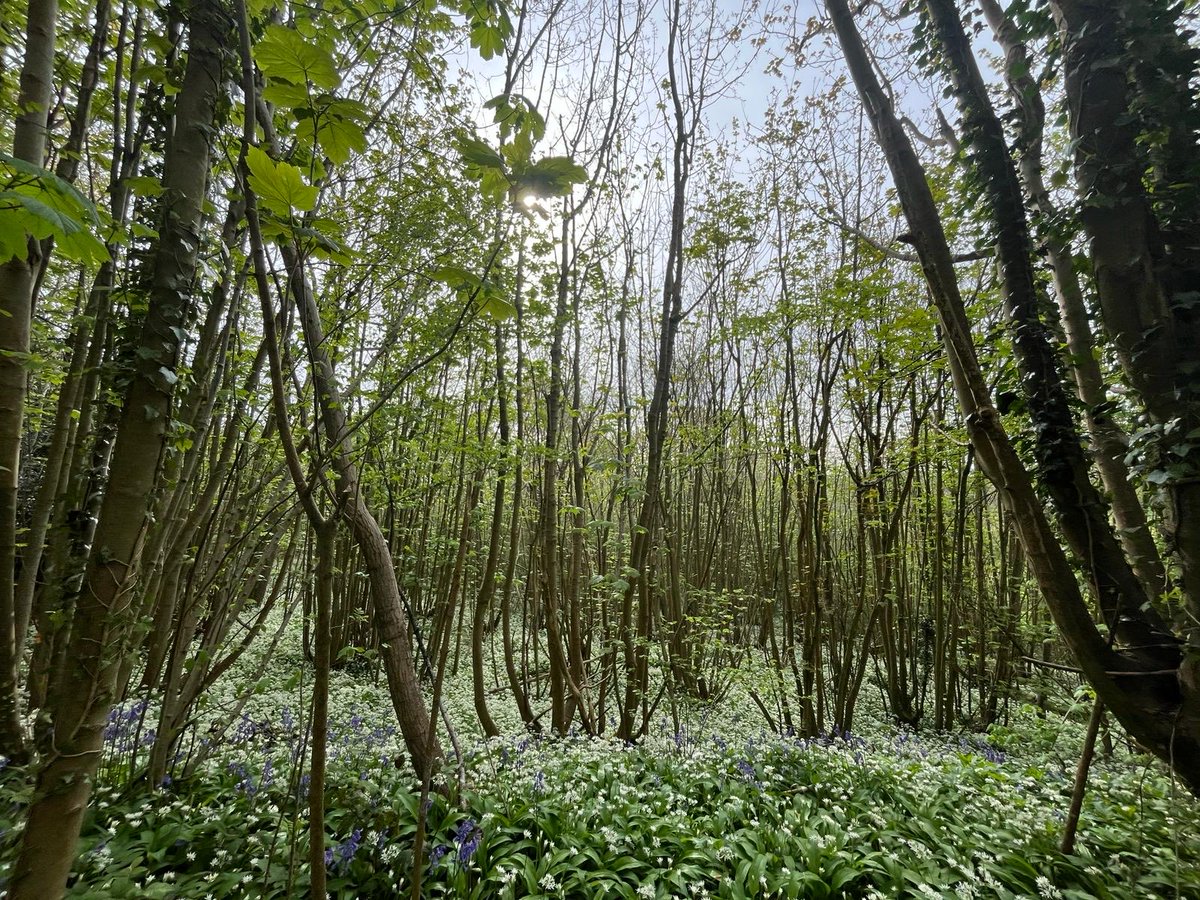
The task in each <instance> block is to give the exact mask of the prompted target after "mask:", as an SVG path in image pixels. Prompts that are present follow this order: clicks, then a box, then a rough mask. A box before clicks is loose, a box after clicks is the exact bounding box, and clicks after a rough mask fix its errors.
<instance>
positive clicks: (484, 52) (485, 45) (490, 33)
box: [471, 22, 504, 59]
mask: <svg viewBox="0 0 1200 900" xmlns="http://www.w3.org/2000/svg"><path fill="white" fill-rule="evenodd" d="M471 46H472V47H475V48H476V49H477V50H479V55H480V56H482V57H483V58H484V59H492V58H493V57H495V56H497V55H499V54H500V53H503V52H504V34H503V33H502V32H501V31H500V29H499V28H497V27H496V26H495V25H490V24H487V23H485V22H480V23H478V24H476V25H475V26H474V27H473V28H472V29H471Z"/></svg>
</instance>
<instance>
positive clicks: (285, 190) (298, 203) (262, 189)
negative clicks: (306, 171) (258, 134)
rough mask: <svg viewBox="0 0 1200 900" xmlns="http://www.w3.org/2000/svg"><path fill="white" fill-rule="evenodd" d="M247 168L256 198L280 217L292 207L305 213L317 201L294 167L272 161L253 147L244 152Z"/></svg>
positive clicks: (314, 189)
mask: <svg viewBox="0 0 1200 900" xmlns="http://www.w3.org/2000/svg"><path fill="white" fill-rule="evenodd" d="M246 165H247V166H248V167H249V169H250V187H251V189H252V190H253V191H254V193H255V194H257V195H258V199H259V201H260V202H261V203H262V204H263V205H264V206H266V207H267V208H268V209H270V210H271V211H272V212H273V213H276V214H277V215H280V216H284V217H287V216H290V215H291V212H292V210H293V209H298V210H300V211H301V212H308V211H309V210H310V209H312V208H313V207H314V206H316V204H317V193H318V192H317V189H316V188H315V187H313V186H312V185H310V184H306V183H305V181H304V176H303V174H302V173H301V172H300V170H299V169H298V168H296V167H295V166H293V165H291V164H290V163H285V162H276V161H275V160H273V159H271V157H269V156H268V155H267V154H266V153H264V152H263V151H262V150H259V149H258V148H257V147H249V148H247V151H246Z"/></svg>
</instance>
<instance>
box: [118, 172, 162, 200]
mask: <svg viewBox="0 0 1200 900" xmlns="http://www.w3.org/2000/svg"><path fill="white" fill-rule="evenodd" d="M125 187H127V188H128V189H129V191H130V193H133V194H137V195H138V196H139V197H157V196H158V195H159V194H161V193H162V192H163V190H164V188H163V183H162V181H160V180H159V179H157V178H151V177H150V176H149V175H134V176H131V177H130V178H126V179H125Z"/></svg>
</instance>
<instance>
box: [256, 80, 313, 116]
mask: <svg viewBox="0 0 1200 900" xmlns="http://www.w3.org/2000/svg"><path fill="white" fill-rule="evenodd" d="M262 98H263V99H264V100H266V101H267V102H268V103H273V104H274V105H275V106H280V107H283V108H285V109H297V108H300V107H305V106H308V104H309V103H310V102H311V100H310V97H309V93H308V87H307V86H306V85H303V84H291V83H290V82H287V81H272V82H271V83H270V84H268V85H267V86H266V87H265V88H263V92H262Z"/></svg>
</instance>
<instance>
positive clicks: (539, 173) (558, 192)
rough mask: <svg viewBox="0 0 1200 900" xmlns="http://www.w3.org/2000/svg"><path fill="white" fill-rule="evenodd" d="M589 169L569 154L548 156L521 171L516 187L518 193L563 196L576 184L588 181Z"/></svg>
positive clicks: (515, 183)
mask: <svg viewBox="0 0 1200 900" xmlns="http://www.w3.org/2000/svg"><path fill="white" fill-rule="evenodd" d="M587 179H588V174H587V170H586V169H584V168H583V166H581V165H578V164H577V163H576V162H575V161H574V160H572V159H571V158H570V157H568V156H547V157H545V158H543V159H539V160H538V161H537V162H535V163H534V164H533V165H531V166H529V167H528V168H526V169H525V170H524V171H523V172H521V174H520V177H519V178H518V179H516V180H515V182H514V187H515V188H517V191H518V193H520V194H525V193H530V194H534V195H535V196H538V197H563V196H566V195H567V194H569V193H571V188H572V187H574V186H575V185H576V184H582V183H583V182H585V181H587Z"/></svg>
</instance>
